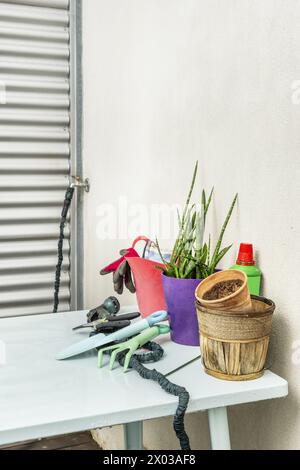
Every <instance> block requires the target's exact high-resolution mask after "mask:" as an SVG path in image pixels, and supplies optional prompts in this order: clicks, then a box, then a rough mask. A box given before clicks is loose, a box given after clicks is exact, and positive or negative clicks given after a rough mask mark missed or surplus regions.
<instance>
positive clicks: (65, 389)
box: [0, 312, 288, 449]
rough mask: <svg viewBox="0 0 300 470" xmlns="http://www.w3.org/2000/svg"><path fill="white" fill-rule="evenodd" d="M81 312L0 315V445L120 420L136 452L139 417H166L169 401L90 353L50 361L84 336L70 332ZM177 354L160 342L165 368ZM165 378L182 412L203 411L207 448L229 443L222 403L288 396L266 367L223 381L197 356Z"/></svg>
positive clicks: (171, 408) (154, 388) (177, 349)
mask: <svg viewBox="0 0 300 470" xmlns="http://www.w3.org/2000/svg"><path fill="white" fill-rule="evenodd" d="M85 316H86V313H85V312H68V313H65V314H57V315H53V314H52V315H40V316H31V317H23V318H10V319H2V320H0V341H2V344H3V343H4V344H5V349H6V363H5V364H4V365H0V445H4V444H10V443H16V442H21V441H26V440H31V439H36V438H43V437H49V436H54V435H61V434H68V433H73V432H78V431H83V430H90V429H96V428H103V427H107V426H114V425H117V424H124V425H125V442H126V446H127V448H128V449H141V448H142V422H143V421H145V420H148V419H152V418H158V417H163V416H170V415H173V414H174V412H175V410H176V407H177V398H175V397H173V396H172V395H168V394H167V393H165V392H164V391H163V390H161V389H160V387H159V386H158V385H157V384H155V383H152V382H149V381H145V380H143V379H141V378H140V377H139V376H138V374H136V373H135V371H130V372H128V373H126V374H124V373H123V372H122V370H121V368H120V367H117V368H116V369H115V370H113V371H112V372H110V371H109V370H108V368H107V367H105V368H103V369H98V368H97V354H96V352H94V351H92V352H90V353H86V354H84V355H83V356H80V357H77V358H75V359H72V360H68V361H62V362H59V361H56V360H55V359H54V357H55V354H56V353H57V352H58V351H60V350H62V349H63V348H64V347H66V346H67V345H69V344H71V343H73V342H75V341H76V340H79V339H82V338H83V337H85V335H86V334H87V333H86V332H85V333H81V334H78V333H77V334H76V333H74V332H72V331H71V330H72V327H73V326H76V325H78V324H80V323H81V322H83V321H84V320H85ZM164 341H166V340H164ZM2 349H3V348H2ZM182 351H183V349H181V347H180V346H178V345H175V344H174V343H168V347H167V355H166V356H168V358H166V361H169V362H168V367H169V368H170V370H174V369H175V368H176V364H177V358H178V357H179V356H180V354H181V352H182ZM2 359H3V358H2ZM170 361H171V362H170ZM0 362H1V358H0ZM170 364H171V365H172V367H170ZM162 366H163V363H162ZM173 366H174V367H173ZM170 378H171V380H172V381H173V382H175V383H177V384H179V385H183V386H185V387H186V389H187V390H188V391H189V393H190V396H191V400H190V404H189V408H188V412H189V413H192V412H196V411H200V410H201V411H204V410H207V411H208V415H209V425H210V433H211V441H212V448H213V449H229V448H230V438H229V429H228V421H227V407H228V406H233V405H238V404H241V403H249V402H255V401H260V400H268V399H272V398H278V397H284V396H286V395H287V393H288V386H287V382H286V381H285V380H284V379H282V378H280V377H278V376H277V375H275V374H273V373H272V372H270V371H267V372H266V373H265V375H264V376H263V377H262V378H260V379H258V380H254V381H250V382H226V381H220V380H218V379H214V378H212V377H210V376H208V375H206V374H205V373H204V371H203V369H202V366H201V363H200V360H197V361H196V362H195V363H192V364H190V365H187V366H186V367H184V368H183V369H181V370H180V371H178V372H175V373H173V374H171V376H170ZM278 406H280V403H279V405H278ZM170 432H172V430H171V429H170Z"/></svg>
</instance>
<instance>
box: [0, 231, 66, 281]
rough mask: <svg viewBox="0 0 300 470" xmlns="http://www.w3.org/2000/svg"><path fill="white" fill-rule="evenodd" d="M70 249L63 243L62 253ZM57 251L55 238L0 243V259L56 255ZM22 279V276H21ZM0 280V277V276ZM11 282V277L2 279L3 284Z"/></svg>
mask: <svg viewBox="0 0 300 470" xmlns="http://www.w3.org/2000/svg"><path fill="white" fill-rule="evenodd" d="M69 250H70V247H69V245H68V243H65V244H64V253H65V254H67V253H68V252H69ZM56 253H57V241H56V240H41V241H39V242H32V241H25V242H20V241H15V240H12V241H10V242H7V243H0V260H2V259H3V258H20V257H26V256H30V257H31V256H35V257H37V256H45V255H51V256H56ZM22 279H23V277H22ZM0 281H1V278H0ZM51 281H53V276H52V277H51ZM9 283H10V284H11V286H13V283H12V279H10V281H9V282H8V281H4V284H5V285H8V284H9ZM0 285H3V283H2V284H1V282H0Z"/></svg>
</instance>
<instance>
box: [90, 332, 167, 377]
mask: <svg viewBox="0 0 300 470" xmlns="http://www.w3.org/2000/svg"><path fill="white" fill-rule="evenodd" d="M167 333H170V327H169V326H168V325H156V326H152V327H151V328H147V329H146V330H144V331H143V332H142V333H140V334H139V335H137V336H135V337H133V338H131V339H129V340H128V341H125V342H124V343H121V344H115V345H113V346H109V347H107V348H103V349H100V351H99V353H98V367H100V368H101V367H102V362H103V354H104V353H105V352H106V351H112V354H111V358H110V362H109V369H110V370H112V369H113V367H114V363H115V360H116V358H117V355H118V354H119V353H120V352H122V351H126V350H128V353H127V354H126V356H125V362H124V372H126V371H127V370H128V368H129V363H130V359H131V357H132V355H133V354H134V353H135V352H136V351H137V350H138V349H140V348H141V347H142V346H144V345H145V344H146V343H148V342H149V341H152V340H153V339H154V338H157V337H158V336H159V335H164V334H167Z"/></svg>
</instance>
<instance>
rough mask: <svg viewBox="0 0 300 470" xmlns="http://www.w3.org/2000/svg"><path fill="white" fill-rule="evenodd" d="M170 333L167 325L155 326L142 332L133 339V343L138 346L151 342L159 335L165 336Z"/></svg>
mask: <svg viewBox="0 0 300 470" xmlns="http://www.w3.org/2000/svg"><path fill="white" fill-rule="evenodd" d="M169 332H170V327H169V326H167V325H156V326H152V327H151V328H147V330H144V331H142V333H140V334H139V335H138V336H136V337H135V338H134V340H135V341H138V343H139V345H140V346H144V344H146V343H148V342H149V341H152V340H153V339H154V338H156V337H157V336H159V335H161V334H166V333H169Z"/></svg>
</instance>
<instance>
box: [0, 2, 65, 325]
mask: <svg viewBox="0 0 300 470" xmlns="http://www.w3.org/2000/svg"><path fill="white" fill-rule="evenodd" d="M69 40H70V27H69V1H68V0H6V1H3V2H2V1H0V86H1V91H2V95H1V99H2V101H1V104H0V316H1V317H6V316H18V315H29V314H41V313H49V312H52V309H53V295H54V277H55V268H56V264H57V244H58V236H59V224H60V218H61V210H62V203H63V199H64V195H65V191H66V189H67V187H68V186H69V183H70V148H71V146H70V133H71V132H70V44H69ZM3 89H4V90H5V100H4V101H5V102H4V103H3ZM70 236H71V234H70V220H69V219H68V220H67V224H66V229H65V243H64V262H63V269H62V279H61V291H60V306H59V311H64V310H69V309H70V300H71V292H70Z"/></svg>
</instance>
